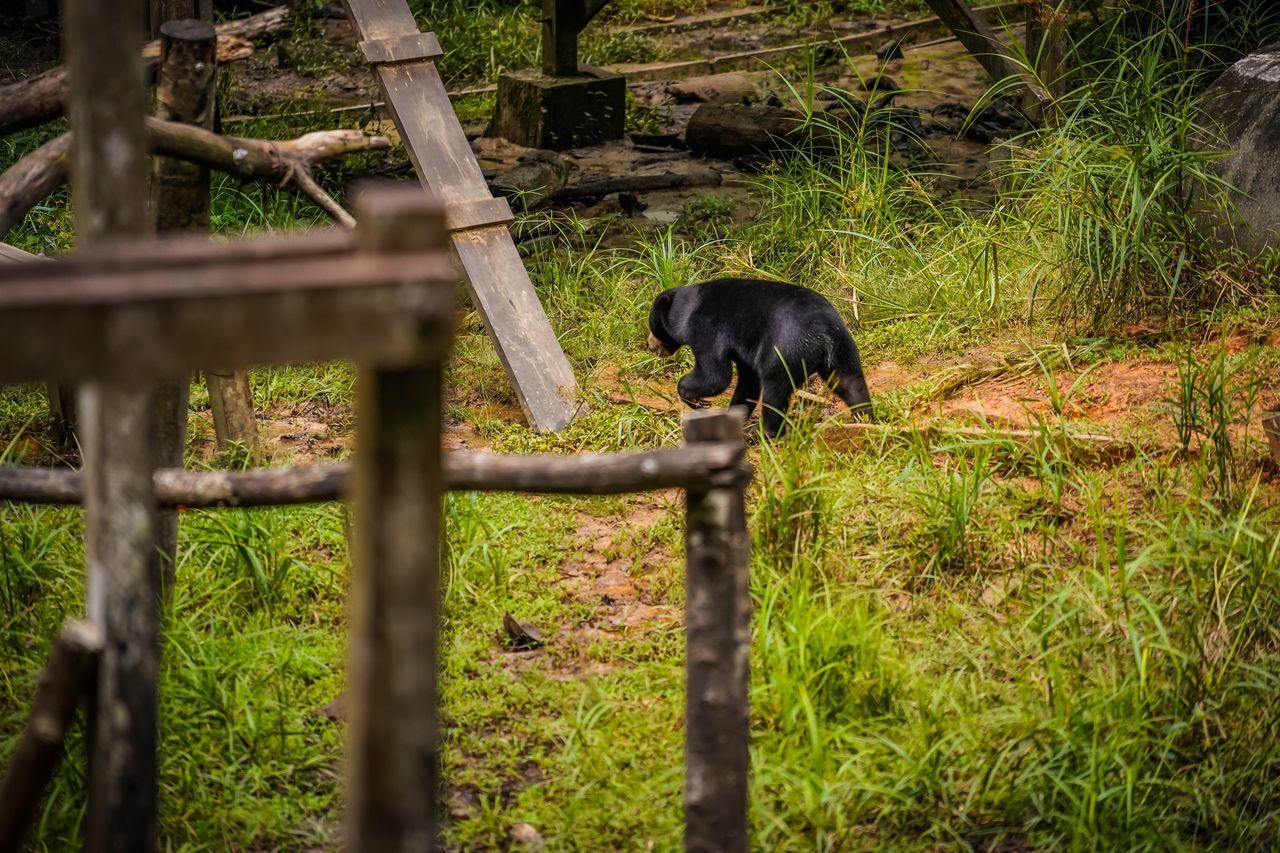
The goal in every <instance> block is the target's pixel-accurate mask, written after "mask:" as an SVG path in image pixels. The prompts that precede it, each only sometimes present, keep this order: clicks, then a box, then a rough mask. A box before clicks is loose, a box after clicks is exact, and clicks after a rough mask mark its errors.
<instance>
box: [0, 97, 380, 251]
mask: <svg viewBox="0 0 1280 853" xmlns="http://www.w3.org/2000/svg"><path fill="white" fill-rule="evenodd" d="M146 130H147V135H148V139H149V144H150V150H151V152H152V153H153V154H159V155H161V156H163V157H173V158H176V159H178V160H183V161H185V162H188V163H197V164H200V165H202V166H205V167H207V168H210V169H217V170H218V171H220V172H226V173H227V174H229V175H234V176H236V177H238V178H244V179H246V180H259V181H275V182H277V183H290V182H292V183H293V184H294V185H295V186H296V187H297V188H298V189H299V190H300V191H301V192H302V193H303V194H304V195H306V196H307V197H308V198H310V199H311V200H312V201H314V202H316V204H318V205H319V206H320V207H321V208H323V209H324V210H325V212H327V213H329V214H330V215H331V216H333V217H334V219H336V220H337V221H339V222H341V223H342V224H343V225H347V226H351V225H354V224H355V220H354V219H352V218H351V215H350V214H348V213H347V212H346V211H345V210H343V209H342V208H341V207H340V206H339V205H338V203H337V202H335V201H334V200H333V198H332V197H331V196H329V194H328V193H326V192H324V190H322V189H321V188H320V187H319V186H318V185H317V184H316V182H315V179H314V178H313V177H312V169H313V168H314V167H315V166H316V165H318V164H320V163H323V162H325V161H328V160H333V159H335V158H338V157H346V156H348V155H350V154H356V153H359V152H361V151H381V150H385V149H387V148H390V147H391V141H390V140H389V139H387V138H386V137H385V136H368V135H366V134H364V133H363V132H361V131H358V130H318V131H315V132H312V133H307V134H304V135H302V136H300V137H298V138H297V139H291V140H286V141H282V142H273V141H271V140H266V139H247V138H245V137H239V136H221V135H219V134H217V133H213V132H212V131H208V130H205V129H203V128H200V127H195V126H192V125H188V124H181V123H179V122H172V121H164V120H163V119H158V118H148V119H147V124H146ZM73 145H74V134H70V133H68V134H64V135H62V136H59V137H57V138H56V139H52V140H50V141H49V142H46V143H45V144H44V145H41V146H40V147H39V148H37V149H36V150H35V151H32V152H31V153H30V154H27V155H26V156H25V157H23V158H22V159H20V160H19V161H18V162H16V163H14V164H13V165H12V166H10V167H9V169H8V170H7V171H5V172H4V173H3V174H0V236H3V235H4V234H7V233H8V232H9V231H10V230H11V229H12V228H14V227H15V226H16V225H18V223H20V222H21V221H22V218H23V217H24V216H26V215H27V213H28V212H29V211H30V210H31V208H33V207H35V206H36V205H37V204H39V203H40V202H41V201H42V200H43V199H44V198H46V197H47V196H48V195H49V194H50V193H52V192H53V191H54V190H56V189H58V188H59V187H60V186H62V185H63V184H64V183H66V180H67V164H68V158H69V155H70V152H71V149H72V146H73Z"/></svg>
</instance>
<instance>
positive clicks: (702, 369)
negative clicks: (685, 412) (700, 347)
mask: <svg viewBox="0 0 1280 853" xmlns="http://www.w3.org/2000/svg"><path fill="white" fill-rule="evenodd" d="M732 379H733V367H732V365H731V364H730V362H729V359H728V358H727V357H726V356H723V355H720V354H718V353H706V354H700V353H698V352H697V351H696V350H695V351H694V354H693V370H691V371H689V372H688V373H686V374H685V375H684V376H682V377H680V381H679V382H678V383H676V393H677V394H678V395H679V396H680V399H681V400H682V401H684V404H685V405H686V406H688V407H689V408H691V409H705V408H707V407H708V406H710V405H711V403H709V402H708V401H707V398H708V397H714V396H716V395H717V394H723V393H724V392H725V391H726V390H727V389H728V387H729V382H730V381H731V380H732Z"/></svg>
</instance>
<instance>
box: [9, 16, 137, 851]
mask: <svg viewBox="0 0 1280 853" xmlns="http://www.w3.org/2000/svg"><path fill="white" fill-rule="evenodd" d="M139 11H140V10H139V8H138V6H137V4H136V3H135V2H132V0H66V2H65V3H64V4H63V28H62V33H63V54H64V55H65V56H66V57H67V73H68V77H69V81H70V86H71V94H70V100H69V103H68V112H69V114H70V117H71V126H72V127H73V128H75V130H76V135H75V138H74V140H73V144H72V152H71V174H72V192H71V201H72V207H73V209H74V212H75V221H76V239H77V243H78V244H79V245H84V246H90V245H93V244H95V243H104V242H109V241H111V240H116V239H119V238H121V237H125V238H127V237H141V236H143V235H145V234H146V233H148V232H149V231H150V230H151V223H150V219H149V216H148V212H147V196H146V186H147V184H146V181H147V145H146V130H145V127H144V125H143V118H144V114H145V110H146V92H145V89H144V85H143V69H142V61H141V60H140V59H139V55H138V46H139V45H140V44H141V43H142V33H141V29H140V28H141V24H142V21H141V20H140V16H139V14H138V12H139ZM35 328H39V327H34V328H33V330H32V331H34V330H35ZM2 337H3V335H0V338H2ZM59 343H60V344H61V349H60V351H63V352H72V351H74V350H75V349H76V347H77V344H78V341H77V340H76V338H75V337H66V338H62V339H60V340H59ZM134 366H135V365H134V363H131V362H124V361H122V362H119V363H118V369H119V371H120V373H121V374H123V375H128V373H130V372H132V368H133V367H134ZM86 375H87V374H86ZM40 378H49V379H54V380H62V379H70V378H72V377H67V376H60V375H58V374H57V373H56V372H50V373H47V374H41V375H40ZM75 378H81V377H75ZM76 405H77V407H78V408H82V409H83V410H84V420H83V424H82V428H83V433H84V435H83V437H82V439H81V447H82V448H83V451H84V472H85V562H86V563H87V568H88V580H87V584H86V586H87V595H88V605H87V610H88V614H89V618H90V619H91V620H92V621H93V622H94V623H95V624H96V625H98V626H99V628H100V629H101V630H102V634H103V651H102V657H101V662H100V665H99V669H98V686H97V690H96V691H95V707H94V714H93V721H92V724H91V731H92V737H91V740H92V744H93V745H92V749H91V751H90V758H89V809H88V811H89V818H88V842H87V845H86V847H87V849H88V850H90V851H94V853H97V851H126V850H128V851H138V853H146V851H149V850H155V849H156V843H157V839H156V794H157V790H158V766H157V758H156V738H157V734H156V725H157V713H158V711H157V707H158V702H157V686H156V683H157V682H156V678H157V671H158V666H159V660H158V659H159V636H158V633H159V628H158V624H159V613H158V610H159V593H160V589H159V577H158V569H159V565H158V562H159V560H158V554H157V552H156V549H155V533H156V524H155V517H156V503H155V494H154V492H153V491H152V485H151V472H152V471H153V470H154V469H155V467H156V464H155V463H156V444H155V441H156V402H155V395H154V389H152V388H148V387H146V386H145V385H143V384H141V383H140V382H139V381H137V380H126V381H120V382H110V381H107V382H104V381H101V380H98V379H95V380H93V381H92V382H90V383H88V384H86V385H85V386H84V387H82V388H81V389H80V390H79V394H78V397H77V401H76Z"/></svg>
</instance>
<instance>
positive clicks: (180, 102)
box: [152, 0, 262, 525]
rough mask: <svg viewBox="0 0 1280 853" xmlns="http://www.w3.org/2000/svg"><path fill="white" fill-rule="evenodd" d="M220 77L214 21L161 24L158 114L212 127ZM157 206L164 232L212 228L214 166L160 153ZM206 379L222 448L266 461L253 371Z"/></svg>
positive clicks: (208, 374) (168, 463)
mask: <svg viewBox="0 0 1280 853" xmlns="http://www.w3.org/2000/svg"><path fill="white" fill-rule="evenodd" d="M170 2H172V0H170ZM190 5H194V4H190ZM217 82H218V55H217V33H216V32H215V31H214V29H213V26H212V25H210V24H208V23H206V22H204V21H196V20H170V21H167V22H165V23H164V24H163V25H161V27H160V63H159V67H158V70H157V74H156V116H157V117H158V118H162V119H167V120H169V121H181V122H185V123H187V124H194V125H196V126H198V127H203V128H205V129H206V130H212V129H213V116H214V112H215V109H216V107H217V98H218V93H217ZM152 207H153V209H154V210H155V216H156V229H157V230H158V231H208V230H209V170H208V169H206V168H205V167H203V166H197V165H195V164H193V163H185V162H183V161H181V160H174V159H171V158H168V157H158V158H156V165H155V180H154V183H153V184H152ZM204 378H205V384H206V386H207V387H208V389H209V408H210V410H211V411H212V413H213V433H214V436H215V438H216V440H217V445H218V450H219V451H222V452H225V451H226V450H227V449H228V448H229V447H231V446H232V445H233V444H239V445H240V446H241V447H243V448H244V449H245V450H246V451H247V452H248V454H249V457H250V459H252V460H253V461H254V462H257V461H259V460H261V458H262V446H261V444H260V442H259V440H258V423H257V420H256V419H255V417H254V410H253V394H252V392H251V391H250V390H249V371H247V370H234V371H219V370H206V371H205V372H204ZM186 387H187V386H186V385H184V386H183V388H184V397H183V400H184V403H185V399H186V397H185V389H186ZM162 399H163V398H162ZM183 411H184V413H185V405H184V408H183ZM162 423H163V421H162ZM184 435H185V433H184ZM162 464H163V465H164V466H165V467H178V466H180V465H181V464H182V457H181V455H179V456H178V457H177V459H176V460H174V459H169V458H166V459H164V460H163V462H162ZM161 523H162V525H163V523H164V522H163V520H162V522H161Z"/></svg>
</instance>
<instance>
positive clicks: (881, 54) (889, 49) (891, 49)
mask: <svg viewBox="0 0 1280 853" xmlns="http://www.w3.org/2000/svg"><path fill="white" fill-rule="evenodd" d="M904 40H905V39H903V38H896V39H889V41H887V42H885V43H884V44H882V45H880V46H879V47H878V48H876V59H878V60H880V61H881V62H893V61H894V60H895V59H902V42H903V41H904Z"/></svg>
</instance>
